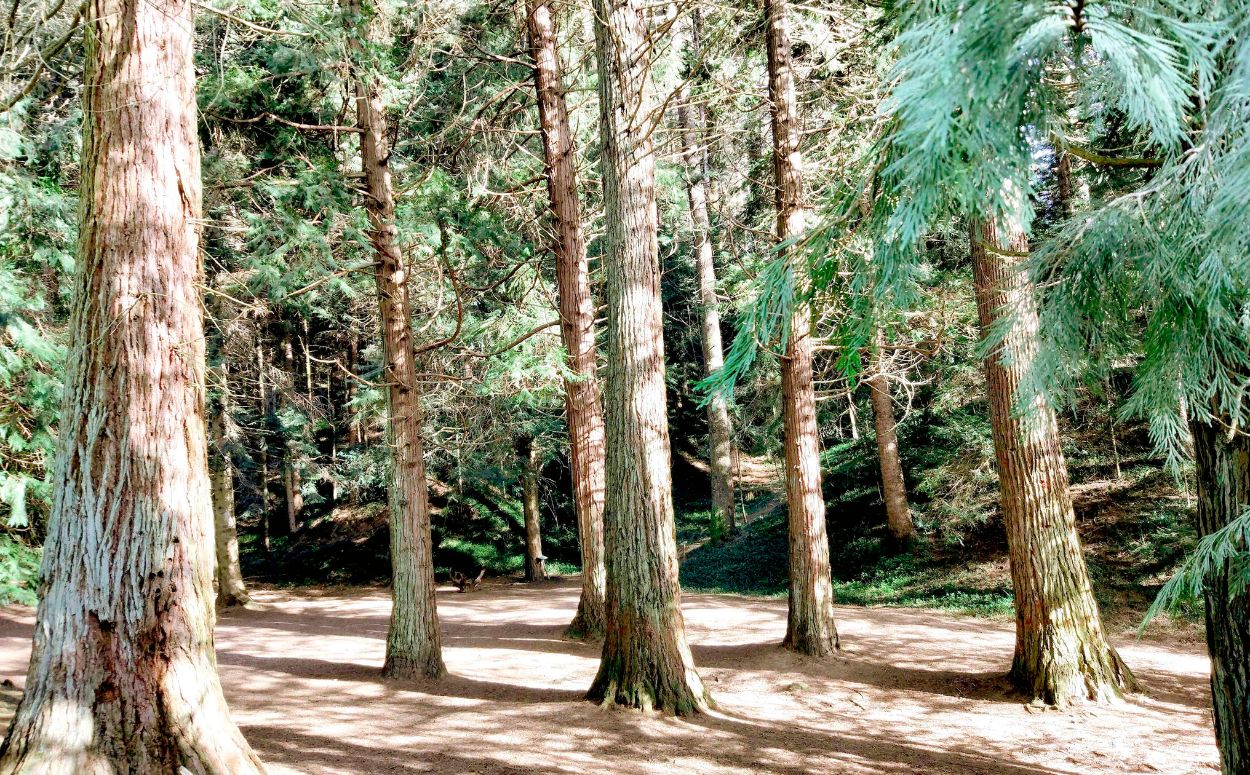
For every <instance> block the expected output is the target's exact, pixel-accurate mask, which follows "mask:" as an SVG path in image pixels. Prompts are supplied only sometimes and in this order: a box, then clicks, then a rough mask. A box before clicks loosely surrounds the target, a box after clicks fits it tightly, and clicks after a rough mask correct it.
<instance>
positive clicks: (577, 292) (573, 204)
mask: <svg viewBox="0 0 1250 775" xmlns="http://www.w3.org/2000/svg"><path fill="white" fill-rule="evenodd" d="M527 19H528V22H527V24H528V29H529V43H530V52H531V55H532V56H533V59H534V83H535V92H536V94H537V99H538V116H539V125H540V127H539V128H540V130H541V132H542V138H543V152H544V158H545V161H546V177H547V193H548V197H549V199H550V203H551V217H552V220H553V221H554V222H555V224H554V225H555V239H554V240H553V242H552V251H553V252H554V253H555V256H556V284H557V286H558V288H559V306H560V333H561V336H562V337H563V339H564V348H565V350H567V351H568V369H569V372H570V373H569V376H568V377H567V378H566V379H565V380H564V396H565V397H564V414H565V420H566V422H567V423H568V427H569V457H570V462H571V466H572V469H573V477H572V478H573V507H574V509H575V510H576V512H577V532H578V539H579V541H580V544H581V554H582V594H581V598H580V599H579V600H578V603H577V615H576V616H574V617H573V623H572V624H570V625H569V631H570V633H572V634H574V635H578V636H591V637H593V636H598V635H600V634H602V633H603V628H604V594H605V592H604V589H605V584H606V580H605V574H606V571H605V570H604V560H603V552H604V549H603V500H604V480H605V473H604V428H603V408H602V405H601V402H600V398H599V378H598V374H597V366H598V364H597V363H596V358H595V353H596V350H595V301H594V297H593V296H592V295H591V292H590V267H589V264H588V262H587V260H586V236H585V233H584V231H583V227H582V214H581V207H580V204H579V202H578V196H577V157H576V151H575V149H574V146H573V133H572V129H571V128H570V126H569V112H568V106H567V104H566V103H565V100H564V84H563V79H562V72H561V69H560V58H559V52H558V51H557V49H556V27H555V19H554V14H553V12H552V7H551V3H549V2H546V1H545V0H530V3H529V8H528V14H527Z"/></svg>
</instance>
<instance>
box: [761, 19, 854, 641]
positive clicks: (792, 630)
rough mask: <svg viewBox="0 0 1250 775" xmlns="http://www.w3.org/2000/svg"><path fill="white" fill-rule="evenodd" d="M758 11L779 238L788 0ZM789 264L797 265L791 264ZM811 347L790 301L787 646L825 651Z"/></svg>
mask: <svg viewBox="0 0 1250 775" xmlns="http://www.w3.org/2000/svg"><path fill="white" fill-rule="evenodd" d="M764 16H765V21H766V22H767V25H768V29H767V39H768V94H769V98H770V100H771V107H772V125H773V171H774V175H775V177H776V181H775V184H776V207H777V241H778V242H779V243H784V242H786V241H787V240H790V239H793V238H794V237H797V236H798V235H800V234H802V233H803V230H804V228H805V226H804V220H805V217H806V212H805V208H804V202H803V171H802V170H803V156H802V153H801V151H800V150H799V137H800V131H799V118H798V105H797V100H796V97H795V91H794V88H795V87H794V68H793V66H792V65H791V62H790V35H789V32H788V31H787V22H786V0H764ZM795 271H796V272H797V271H799V270H798V268H797V267H796V269H795ZM812 349H813V348H812V324H811V310H810V308H809V306H808V304H807V303H805V302H799V303H796V304H795V306H794V313H793V317H792V318H791V321H790V336H789V338H788V339H787V340H786V351H785V355H784V357H783V358H782V359H781V402H782V410H783V420H784V425H785V447H786V504H787V506H788V507H789V512H790V516H789V523H790V524H789V527H790V616H789V624H788V626H787V627H786V639H785V646H786V647H787V648H791V649H794V650H795V651H798V652H800V653H802V654H811V655H813V656H825V655H828V654H832V653H833V652H834V651H836V650H837V648H838V630H837V627H836V626H835V625H834V621H833V583H832V580H831V576H830V571H829V537H828V535H827V533H826V530H825V499H824V495H823V494H822V493H821V489H820V428H819V427H818V426H817V424H816V386H815V380H814V377H813V375H812Z"/></svg>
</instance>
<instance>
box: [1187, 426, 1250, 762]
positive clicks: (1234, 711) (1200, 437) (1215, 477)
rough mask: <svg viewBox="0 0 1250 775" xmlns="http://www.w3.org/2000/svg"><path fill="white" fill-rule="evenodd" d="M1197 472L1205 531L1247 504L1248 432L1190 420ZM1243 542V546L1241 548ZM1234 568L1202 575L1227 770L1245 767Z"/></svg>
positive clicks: (1242, 634)
mask: <svg viewBox="0 0 1250 775" xmlns="http://www.w3.org/2000/svg"><path fill="white" fill-rule="evenodd" d="M1191 428H1192V430H1193V435H1194V458H1195V463H1196V466H1195V468H1196V471H1197V478H1198V531H1199V532H1200V533H1201V534H1202V535H1204V536H1205V535H1210V534H1211V533H1214V532H1215V531H1217V530H1219V529H1220V528H1222V527H1224V526H1225V525H1227V524H1228V523H1230V522H1232V521H1233V520H1234V519H1237V517H1239V516H1240V515H1241V514H1242V513H1243V512H1244V511H1245V509H1246V508H1248V507H1250V436H1247V435H1246V433H1245V432H1244V431H1241V432H1238V433H1236V434H1234V435H1232V436H1231V437H1230V434H1229V432H1228V429H1227V427H1226V426H1216V425H1212V424H1209V423H1205V422H1199V421H1194V422H1193V423H1191ZM1245 549H1246V547H1244V546H1243V547H1242V551H1243V552H1244V551H1245ZM1235 573H1237V569H1234V568H1232V567H1230V566H1229V565H1228V564H1225V565H1224V566H1222V567H1219V568H1216V570H1215V573H1213V574H1211V575H1209V576H1207V578H1205V579H1204V580H1203V587H1204V589H1203V596H1204V598H1205V601H1206V615H1207V651H1208V652H1209V653H1210V654H1211V696H1212V706H1213V710H1214V715H1215V737H1216V740H1217V741H1218V742H1219V746H1220V759H1221V761H1222V762H1223V766H1224V772H1225V773H1226V774H1227V775H1242V774H1243V773H1246V772H1250V595H1248V594H1247V593H1246V590H1244V589H1243V590H1241V592H1240V594H1236V595H1235V594H1234V574H1235Z"/></svg>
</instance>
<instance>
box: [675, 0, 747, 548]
mask: <svg viewBox="0 0 1250 775" xmlns="http://www.w3.org/2000/svg"><path fill="white" fill-rule="evenodd" d="M700 21H701V20H700V14H699V11H698V10H697V9H696V10H693V11H691V24H690V33H689V36H690V37H689V41H688V43H687V52H686V57H687V59H688V60H689V61H690V62H693V63H698V62H699V61H700V60H701V59H702V52H701V40H700V35H701V33H702V30H701V29H700V28H701V23H700ZM683 91H684V93H683V94H682V99H681V102H680V104H679V105H678V107H677V123H678V126H679V128H680V130H681V151H682V162H683V164H684V166H685V170H686V199H687V201H688V202H689V205H690V223H691V226H692V232H691V234H692V236H693V238H694V239H693V242H694V244H693V245H692V250H691V252H692V254H693V257H694V264H695V271H696V273H697V274H698V276H699V314H700V317H701V322H702V324H703V372H704V374H705V375H710V374H711V373H712V372H714V371H717V370H719V369H720V368H721V367H722V366H724V365H725V353H724V347H723V345H722V343H721V332H720V302H719V300H718V299H717V296H716V263H715V260H714V256H713V252H712V224H711V219H710V218H709V217H708V203H707V199H708V197H707V178H708V151H707V142H706V138H705V136H704V135H705V133H706V124H707V116H706V114H705V112H704V110H703V106H702V105H701V104H700V103H699V102H698V101H697V100H695V99H693V95H692V92H691V90H690V87H689V86H686V87H685V88H684V89H683ZM707 426H708V461H709V464H710V465H709V468H710V470H711V479H712V508H714V509H715V510H716V512H717V513H718V514H720V515H721V519H723V520H724V521H725V527H726V528H728V530H729V531H730V532H733V530H734V529H735V528H736V527H737V525H736V524H735V519H734V517H735V510H734V481H733V473H734V472H733V460H734V451H733V424H732V422H731V421H730V419H729V402H728V401H727V400H726V399H725V396H724V395H722V394H720V393H717V394H715V395H714V396H712V400H711V401H709V402H708V405H707Z"/></svg>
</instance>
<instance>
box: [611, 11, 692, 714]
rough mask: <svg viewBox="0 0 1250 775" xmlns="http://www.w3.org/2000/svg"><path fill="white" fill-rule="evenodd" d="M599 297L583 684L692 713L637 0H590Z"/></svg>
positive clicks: (632, 702) (630, 701)
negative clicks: (595, 555) (600, 420)
mask: <svg viewBox="0 0 1250 775" xmlns="http://www.w3.org/2000/svg"><path fill="white" fill-rule="evenodd" d="M594 15H595V55H596V60H597V62H598V70H599V107H600V131H601V133H602V134H601V136H602V165H603V194H604V196H603V198H604V216H605V223H606V233H605V235H604V258H603V261H604V268H605V271H606V274H607V299H608V373H607V383H606V394H605V395H606V401H605V403H604V408H605V410H606V411H605V415H606V419H607V500H606V503H605V508H604V520H603V521H604V528H605V539H606V540H605V547H606V550H607V563H606V564H607V572H608V583H607V630H606V633H605V637H604V642H603V660H602V662H600V664H599V674H598V675H597V676H596V677H595V681H594V683H593V684H592V685H591V687H590V691H589V693H588V695H587V697H588V699H591V700H593V701H596V702H600V703H603V704H613V703H614V704H618V705H626V706H630V707H637V708H644V709H647V708H657V709H662V710H666V711H671V712H674V713H679V714H681V713H694V712H697V711H700V710H703V709H705V708H706V707H708V705H709V703H710V698H709V696H708V694H707V690H706V689H705V688H704V686H703V682H702V681H701V680H700V679H699V675H698V673H696V672H695V669H694V659H693V658H692V657H691V655H690V647H689V646H688V645H687V644H686V627H685V622H684V620H683V618H682V613H681V587H680V585H679V584H678V581H677V540H676V527H675V523H674V518H673V493H672V469H671V460H670V449H669V438H668V413H667V406H666V403H667V401H666V398H665V387H664V329H663V311H662V310H661V308H660V262H659V242H658V233H657V231H658V228H659V224H658V217H657V211H656V200H655V153H654V148H653V146H652V142H651V132H650V122H651V121H652V120H653V117H652V108H653V105H652V100H651V95H650V83H649V79H650V48H649V47H650V42H649V40H648V37H647V29H646V25H645V22H644V16H643V6H642V4H641V0H595V3H594Z"/></svg>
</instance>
